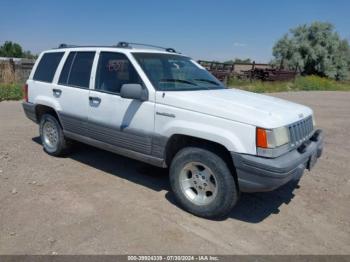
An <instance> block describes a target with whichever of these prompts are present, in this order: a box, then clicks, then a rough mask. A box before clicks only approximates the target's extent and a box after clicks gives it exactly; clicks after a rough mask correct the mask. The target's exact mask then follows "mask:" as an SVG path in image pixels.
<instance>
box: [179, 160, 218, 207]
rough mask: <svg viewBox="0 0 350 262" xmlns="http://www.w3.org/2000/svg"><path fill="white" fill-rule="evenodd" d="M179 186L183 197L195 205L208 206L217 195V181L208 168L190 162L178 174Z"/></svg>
mask: <svg viewBox="0 0 350 262" xmlns="http://www.w3.org/2000/svg"><path fill="white" fill-rule="evenodd" d="M180 186H181V190H182V192H183V193H184V195H185V196H186V197H187V198H188V199H189V200H190V201H191V202H192V203H194V204H196V205H207V204H210V203H211V202H212V201H213V200H214V199H215V196H216V194H217V180H216V177H215V174H214V173H213V172H212V171H211V169H210V168H209V167H207V166H206V165H204V164H202V163H199V162H190V163H188V164H186V165H185V166H184V168H183V169H182V170H181V173H180Z"/></svg>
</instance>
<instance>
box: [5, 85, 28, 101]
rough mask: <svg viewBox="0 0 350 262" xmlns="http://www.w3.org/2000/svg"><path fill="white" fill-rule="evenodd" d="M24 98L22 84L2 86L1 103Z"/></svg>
mask: <svg viewBox="0 0 350 262" xmlns="http://www.w3.org/2000/svg"><path fill="white" fill-rule="evenodd" d="M22 98H23V85H22V84H0V101H4V100H20V99H22Z"/></svg>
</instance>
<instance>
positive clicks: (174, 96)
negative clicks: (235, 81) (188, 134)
mask: <svg viewBox="0 0 350 262" xmlns="http://www.w3.org/2000/svg"><path fill="white" fill-rule="evenodd" d="M161 93H162V94H163V93H164V95H162V96H157V103H161V104H165V105H168V106H173V107H177V108H182V109H186V110H190V111H195V112H198V113H203V114H208V115H211V116H216V117H220V118H224V119H228V120H232V121H238V122H241V123H246V124H250V125H254V126H259V127H264V128H275V127H281V126H285V125H288V124H291V123H294V122H296V121H298V120H301V119H302V118H305V117H307V116H310V115H312V110H311V109H310V108H309V107H306V106H303V105H300V104H296V103H293V102H289V101H286V100H283V99H280V98H276V97H271V96H267V95H261V94H256V93H252V92H247V91H243V90H239V89H235V88H230V89H219V90H199V91H168V92H161Z"/></svg>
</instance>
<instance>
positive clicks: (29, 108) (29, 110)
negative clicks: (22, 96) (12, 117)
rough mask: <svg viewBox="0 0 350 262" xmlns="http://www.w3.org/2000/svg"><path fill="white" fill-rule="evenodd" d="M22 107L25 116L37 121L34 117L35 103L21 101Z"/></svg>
mask: <svg viewBox="0 0 350 262" xmlns="http://www.w3.org/2000/svg"><path fill="white" fill-rule="evenodd" d="M22 107H23V111H24V113H25V114H26V116H27V117H28V118H29V119H30V120H32V121H34V122H35V123H37V119H36V113H35V105H34V104H32V103H28V102H23V103H22Z"/></svg>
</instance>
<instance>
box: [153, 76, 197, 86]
mask: <svg viewBox="0 0 350 262" xmlns="http://www.w3.org/2000/svg"><path fill="white" fill-rule="evenodd" d="M159 82H178V83H183V84H188V85H193V86H197V84H196V83H193V82H191V81H187V80H182V79H175V78H163V79H160V80H159Z"/></svg>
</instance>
